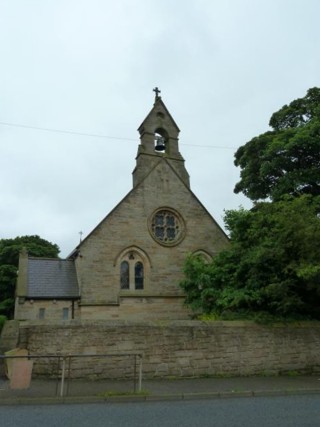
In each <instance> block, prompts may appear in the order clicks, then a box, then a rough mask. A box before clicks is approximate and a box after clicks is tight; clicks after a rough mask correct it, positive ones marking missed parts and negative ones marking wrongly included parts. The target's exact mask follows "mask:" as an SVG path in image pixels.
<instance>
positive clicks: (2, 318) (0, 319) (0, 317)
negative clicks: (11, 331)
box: [0, 315, 7, 332]
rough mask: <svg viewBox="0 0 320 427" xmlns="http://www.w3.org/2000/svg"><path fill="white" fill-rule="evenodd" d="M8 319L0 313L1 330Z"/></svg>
mask: <svg viewBox="0 0 320 427" xmlns="http://www.w3.org/2000/svg"><path fill="white" fill-rule="evenodd" d="M6 320H7V318H6V316H2V315H0V332H1V331H2V328H3V325H4V324H5V321H6Z"/></svg>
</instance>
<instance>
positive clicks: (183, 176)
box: [35, 89, 228, 320]
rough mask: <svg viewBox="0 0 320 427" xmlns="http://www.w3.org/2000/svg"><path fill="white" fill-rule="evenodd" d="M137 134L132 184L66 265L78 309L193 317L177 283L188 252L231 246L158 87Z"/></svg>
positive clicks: (92, 314)
mask: <svg viewBox="0 0 320 427" xmlns="http://www.w3.org/2000/svg"><path fill="white" fill-rule="evenodd" d="M139 133H140V145H139V147H138V153H137V157H136V167H135V169H134V171H133V189H132V190H131V191H130V192H129V193H128V194H127V195H126V196H125V197H124V198H123V199H122V201H121V202H120V203H119V204H118V205H117V206H116V207H115V208H114V209H113V210H112V211H111V212H110V213H109V214H108V215H107V216H106V217H105V218H104V219H103V220H102V221H101V222H100V223H99V224H98V225H97V226H96V227H95V228H94V230H93V231H92V232H91V233H90V234H89V235H88V236H87V237H86V238H85V239H84V240H83V241H82V242H81V243H80V245H79V246H78V247H77V248H76V249H75V250H74V251H73V252H72V253H71V255H70V256H69V258H68V260H67V262H69V264H63V265H64V268H66V267H67V266H70V265H72V266H75V273H76V274H75V276H74V277H76V280H77V286H78V288H79V294H80V300H79V304H78V305H77V307H78V309H77V310H74V305H73V306H72V307H73V308H72V313H73V314H74V315H75V316H77V317H79V318H82V319H117V318H118V319H130V320H159V319H185V318H188V316H189V312H188V310H187V309H186V308H185V307H184V306H183V301H184V296H183V293H182V290H181V288H180V287H179V282H180V281H181V280H182V279H183V271H182V270H183V264H184V261H185V258H186V256H187V254H189V253H195V254H200V255H201V256H203V257H205V259H207V260H210V259H211V258H212V257H213V256H214V255H215V254H216V253H217V252H219V251H221V250H222V249H224V248H225V247H226V246H227V245H228V238H227V237H226V235H225V233H224V232H223V231H222V229H221V228H220V227H219V226H218V224H217V223H216V222H215V220H214V219H213V218H212V216H211V215H210V214H209V213H208V211H207V210H206V209H205V208H204V206H203V205H202V204H201V202H200V201H199V200H198V199H197V197H196V196H195V195H194V194H193V193H192V191H191V190H190V182H189V175H188V172H187V170H186V168H185V164H184V159H183V157H182V155H181V153H180V151H179V143H178V142H179V140H178V136H179V128H178V126H177V125H176V123H175V121H174V120H173V118H172V116H171V115H170V113H169V111H168V110H167V108H166V106H165V104H164V103H163V101H162V99H161V97H160V96H159V91H158V89H157V91H156V98H155V102H154V105H153V108H152V109H151V111H150V112H149V114H148V115H147V117H146V118H145V120H144V121H143V123H142V124H141V126H140V127H139ZM43 266H44V264H41V267H43ZM51 266H52V265H51ZM48 272H49V265H48ZM38 273H39V272H38ZM38 273H37V272H36V273H35V275H36V276H37V275H38V278H35V280H38V279H39V278H40V276H41V274H42V273H44V272H42V273H41V274H40V273H39V274H38ZM43 277H45V276H43ZM48 283H49V282H48ZM61 286H62V287H63V286H65V285H63V281H62V279H61V283H59V286H58V287H57V290H58V289H61ZM78 288H77V289H78ZM50 296H51V295H50ZM52 298H54V295H52ZM63 309H64V307H63Z"/></svg>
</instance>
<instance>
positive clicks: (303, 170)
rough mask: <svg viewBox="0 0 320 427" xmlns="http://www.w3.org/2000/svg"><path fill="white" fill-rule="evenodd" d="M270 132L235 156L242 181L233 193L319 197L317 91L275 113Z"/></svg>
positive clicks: (319, 95) (319, 111)
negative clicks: (309, 195)
mask: <svg viewBox="0 0 320 427" xmlns="http://www.w3.org/2000/svg"><path fill="white" fill-rule="evenodd" d="M269 125H270V126H271V127H272V129H273V130H272V131H269V132H266V133H264V134H262V135H259V136H257V137H255V138H253V139H252V140H251V141H249V142H247V143H246V144H245V145H244V146H242V147H240V148H239V149H238V150H237V152H236V153H235V165H236V166H239V167H240V168H241V180H240V181H239V182H238V183H237V184H236V186H235V190H234V191H235V192H236V193H239V192H243V193H244V194H245V195H246V196H248V197H249V198H250V199H252V200H254V201H256V200H259V199H265V198H268V197H269V198H271V200H273V201H277V200H280V199H281V197H282V196H284V195H292V196H295V197H297V196H300V195H302V194H311V195H313V196H317V195H320V178H319V168H320V149H319V146H320V89H319V88H316V87H315V88H312V89H309V90H308V92H307V95H306V96H305V97H304V98H301V99H297V100H294V101H293V102H291V103H290V104H289V105H285V106H284V107H282V108H281V109H280V110H279V111H278V112H276V113H274V114H273V115H272V117H271V119H270V122H269Z"/></svg>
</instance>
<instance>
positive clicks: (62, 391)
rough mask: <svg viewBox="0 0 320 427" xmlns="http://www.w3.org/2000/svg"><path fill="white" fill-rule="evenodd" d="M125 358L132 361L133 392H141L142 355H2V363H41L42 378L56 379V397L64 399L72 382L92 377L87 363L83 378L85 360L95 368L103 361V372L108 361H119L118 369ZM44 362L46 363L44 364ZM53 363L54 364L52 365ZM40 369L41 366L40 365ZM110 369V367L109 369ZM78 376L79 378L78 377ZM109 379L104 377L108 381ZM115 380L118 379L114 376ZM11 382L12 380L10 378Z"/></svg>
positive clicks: (130, 375) (0, 356) (129, 375)
mask: <svg viewBox="0 0 320 427" xmlns="http://www.w3.org/2000/svg"><path fill="white" fill-rule="evenodd" d="M123 358H129V359H131V360H132V361H131V362H130V371H131V372H129V371H127V378H128V377H129V378H131V379H133V392H134V393H136V392H141V389H142V359H143V357H142V354H141V353H109V354H55V355H53V354H42V355H33V354H28V355H22V356H21V355H16V356H15V355H0V361H2V362H3V363H5V364H7V362H8V361H10V360H19V359H20V360H21V359H22V360H33V361H39V362H41V363H40V371H41V373H42V378H46V379H48V380H49V379H51V380H52V379H55V381H56V387H55V395H56V396H60V397H64V396H68V395H69V385H70V382H71V381H72V380H73V379H74V378H78V379H82V380H86V379H88V377H90V372H91V370H92V367H91V368H90V363H86V365H85V366H86V367H87V371H86V372H87V374H86V373H84V374H83V376H81V372H82V371H83V367H84V363H83V360H84V359H87V360H90V359H91V361H90V362H91V365H92V366H94V364H95V363H94V362H95V361H99V360H100V361H102V367H101V368H100V369H101V370H102V372H103V369H104V368H105V367H104V363H103V362H105V361H106V360H107V359H117V360H115V363H114V365H112V367H114V368H116V367H117V363H118V364H119V360H122V359H123ZM43 362H44V363H43ZM51 362H52V363H51ZM38 368H39V365H38ZM108 368H109V369H110V366H109V367H108ZM105 369H106V368H105ZM77 370H78V371H80V376H79V374H76V376H75V375H73V373H75V372H77ZM77 375H78V376H77ZM102 375H104V374H102ZM34 376H38V377H39V373H38V374H37V373H35V374H34V373H33V377H34ZM106 378H108V377H104V379H106ZM112 379H113V380H116V379H117V378H116V377H114V376H112ZM9 380H10V378H9Z"/></svg>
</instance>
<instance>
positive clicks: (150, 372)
mask: <svg viewBox="0 0 320 427" xmlns="http://www.w3.org/2000/svg"><path fill="white" fill-rule="evenodd" d="M20 346H21V347H27V348H28V350H29V352H30V354H57V353H61V354H70V353H71V354H96V355H99V354H106V353H108V354H114V353H142V354H143V376H144V378H153V377H170V376H175V377H176V376H177V377H190V376H206V375H208V376H209V375H254V374H263V373H265V374H277V373H281V372H288V371H298V372H302V373H303V372H305V373H306V372H308V373H311V372H320V322H312V323H301V324H296V325H277V326H261V325H256V324H253V323H250V322H213V323H203V322H198V321H176V322H170V323H162V324H160V323H158V324H156V323H133V322H121V321H114V322H113V321H108V322H81V323H80V322H79V321H68V322H60V323H56V324H52V323H51V324H49V323H48V324H41V325H39V324H36V323H32V322H25V323H22V324H21V326H20ZM75 363H76V364H75V365H73V372H72V376H75V377H81V376H92V377H99V378H103V377H105V378H107V377H110V378H115V377H116V378H124V377H130V376H131V375H132V369H131V368H130V366H129V365H130V363H129V361H128V363H126V362H124V361H123V360H122V361H121V360H120V359H119V360H116V359H112V360H111V359H109V361H108V364H107V365H105V366H103V367H102V366H99V364H100V363H101V360H100V361H99V359H98V358H91V359H90V358H88V359H79V360H77V361H76V362H75ZM131 366H132V364H131ZM41 373H46V368H45V367H42V370H41Z"/></svg>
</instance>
